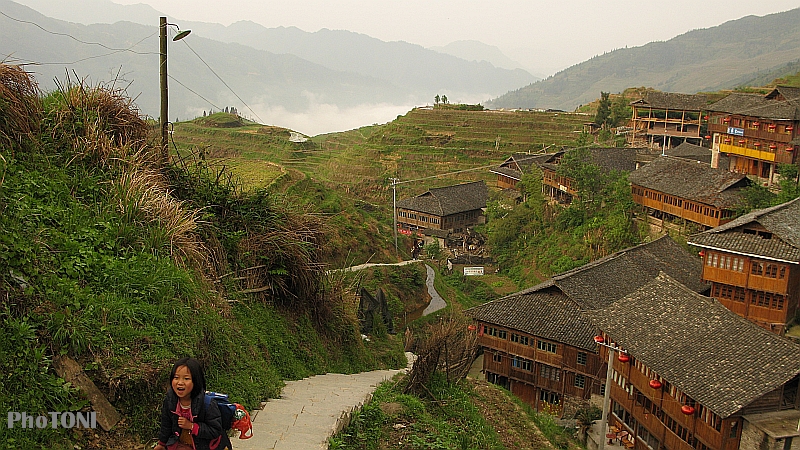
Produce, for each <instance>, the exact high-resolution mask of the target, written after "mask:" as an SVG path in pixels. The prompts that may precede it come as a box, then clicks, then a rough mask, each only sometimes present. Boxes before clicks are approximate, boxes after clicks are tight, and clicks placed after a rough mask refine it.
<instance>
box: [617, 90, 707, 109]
mask: <svg viewBox="0 0 800 450" xmlns="http://www.w3.org/2000/svg"><path fill="white" fill-rule="evenodd" d="M631 105H645V106H650V107H652V108H658V109H673V110H681V111H703V110H704V109H705V108H706V106H708V97H707V96H706V95H703V94H676V93H672V92H657V91H656V92H647V93H645V94H644V98H642V99H641V100H637V101H635V102H632V103H631Z"/></svg>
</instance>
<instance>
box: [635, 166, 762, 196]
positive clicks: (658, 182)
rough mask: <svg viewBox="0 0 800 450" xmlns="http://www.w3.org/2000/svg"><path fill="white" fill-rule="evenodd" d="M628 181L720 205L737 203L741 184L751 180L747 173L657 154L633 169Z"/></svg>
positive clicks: (743, 184)
mask: <svg viewBox="0 0 800 450" xmlns="http://www.w3.org/2000/svg"><path fill="white" fill-rule="evenodd" d="M628 181H630V182H631V183H632V184H636V185H639V186H642V187H645V188H648V189H652V190H655V191H658V192H663V193H665V194H669V195H674V196H676V197H680V198H684V199H689V200H693V201H696V202H700V203H704V204H706V205H712V206H716V207H718V208H734V207H736V206H737V205H738V204H739V203H740V202H741V200H742V199H741V194H740V191H739V190H740V188H743V187H745V186H747V185H749V184H750V181H749V180H748V178H747V175H745V174H741V173H733V172H728V171H727V170H725V169H713V168H711V166H709V165H706V164H703V163H700V162H697V161H689V160H686V159H682V158H673V157H670V156H661V157H658V158H656V159H654V160H653V161H651V162H650V163H648V164H646V165H644V166H642V167H640V168H639V169H637V170H635V171H633V172H631V173H630V174H628Z"/></svg>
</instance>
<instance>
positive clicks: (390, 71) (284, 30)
mask: <svg viewBox="0 0 800 450" xmlns="http://www.w3.org/2000/svg"><path fill="white" fill-rule="evenodd" d="M8 1H9V0H3V1H2V2H1V3H0V4H4V3H6V2H8ZM25 3H28V4H30V5H32V6H36V7H39V8H41V9H42V11H49V12H51V13H52V14H58V15H59V17H61V18H65V19H67V20H79V21H83V22H86V21H88V20H87V19H86V17H85V16H86V15H84V16H81V14H80V11H81V10H85V8H92V14H91V15H92V16H93V17H98V18H101V19H103V20H104V21H107V22H109V23H114V22H117V21H118V20H120V19H125V20H126V21H132V22H136V23H138V24H141V25H145V26H149V27H151V28H155V27H156V26H157V25H158V17H159V16H160V15H162V14H161V13H159V12H158V11H156V10H154V9H152V8H150V7H149V6H146V5H142V4H139V5H118V4H115V3H113V2H111V1H109V0H70V1H69V2H63V3H62V2H52V1H51V0H25ZM115 19H116V20H115ZM169 20H170V22H172V21H176V22H179V24H180V26H181V28H182V29H191V30H192V35H191V40H190V41H188V42H191V45H192V47H194V46H195V45H196V44H195V43H196V42H198V41H202V38H206V39H209V40H213V41H218V42H219V43H224V44H228V45H238V46H239V47H236V50H235V51H233V53H236V54H238V55H241V57H242V58H243V60H244V61H246V63H247V64H248V65H259V61H258V60H259V59H260V58H267V59H276V58H277V59H280V60H283V61H286V60H287V58H288V56H289V55H292V56H294V57H297V58H301V59H302V60H305V61H307V62H309V63H312V64H314V65H316V66H319V67H316V68H315V70H314V72H318V73H319V74H320V75H322V74H323V73H324V78H323V77H320V78H318V80H319V84H320V85H321V86H324V85H327V86H329V87H331V88H333V87H334V86H335V85H337V84H340V85H343V87H344V91H343V92H342V93H335V92H330V91H328V90H324V89H322V88H321V87H315V86H313V84H312V85H306V86H303V88H304V89H302V90H300V92H297V89H292V88H293V87H295V86H297V84H298V83H297V81H296V80H294V79H293V78H295V76H293V75H292V74H291V73H290V72H291V71H290V70H289V71H288V72H286V73H285V75H286V77H285V79H283V80H282V82H285V83H286V84H288V85H289V89H288V90H289V91H290V92H292V96H293V97H298V96H300V95H302V96H305V97H309V98H313V99H314V100H315V101H318V102H333V99H339V100H336V102H335V104H336V105H337V106H339V107H347V106H352V105H353V104H357V103H381V102H384V103H393V104H402V105H415V104H425V103H431V102H432V101H433V98H434V96H435V95H437V94H445V95H447V96H448V98H450V99H451V101H455V102H460V101H464V102H480V101H485V100H487V99H489V98H491V97H493V96H497V95H500V94H502V93H503V92H507V91H508V90H509V89H514V88H516V87H519V86H522V85H525V84H527V83H531V82H533V81H535V80H536V79H537V78H536V77H534V76H532V75H531V74H529V73H528V72H526V71H524V70H522V69H514V70H509V69H502V68H497V67H494V66H493V65H491V64H490V63H488V62H477V61H467V60H464V59H461V58H457V57H455V56H452V55H447V54H442V53H439V52H436V51H434V50H429V49H426V48H424V47H422V46H419V45H415V44H409V43H407V42H402V41H397V42H384V41H381V40H379V39H375V38H372V37H369V36H367V35H363V34H359V33H353V32H350V31H340V30H327V29H323V30H320V31H317V32H314V33H309V32H306V31H303V30H300V29H298V28H295V27H278V28H266V27H263V26H261V25H259V24H257V23H255V22H251V21H241V22H236V23H234V24H231V25H229V26H224V25H221V24H213V23H204V22H190V21H179V20H177V19H172V18H170V19H169ZM2 25H4V23H0V26H2ZM10 25H11V26H12V27H17V26H18V25H19V24H14V23H12V24H10ZM71 26H72V27H73V28H75V29H77V30H86V29H103V30H104V31H103V33H108V34H119V33H120V32H122V31H123V30H128V29H132V24H127V25H122V26H120V27H117V26H113V27H112V26H105V28H104V25H101V24H95V25H80V24H75V23H73V24H71ZM18 29H21V28H18ZM118 37H120V38H122V37H121V36H118ZM19 38H20V36H17V39H12V40H11V41H8V42H4V43H3V44H2V47H3V48H4V49H7V50H6V51H8V53H12V52H13V51H15V50H18V48H19V47H16V48H15V47H14V45H16V44H18V45H21V46H23V47H24V48H27V49H30V50H33V46H32V45H30V44H31V43H30V42H29V43H19V42H16V41H18V39H19ZM132 38H133V37H132V36H131V39H132ZM123 39H124V38H123ZM51 41H55V40H51ZM48 45H52V42H51V43H49V44H48ZM148 45H151V44H150V43H148ZM202 45H204V46H206V45H211V44H210V42H206V41H203V44H202ZM174 47H180V45H172V44H170V53H171V52H172V51H173V50H172V48H174ZM245 47H250V48H252V49H255V50H257V51H261V52H269V53H270V55H269V56H267V55H266V54H264V53H259V52H255V53H254V55H253V56H250V57H247V56H244V52H246V50H245ZM151 48H154V49H157V48H158V47H157V46H155V47H152V46H151ZM225 52H231V50H225ZM63 53H64V52H62V54H63ZM198 53H200V54H202V55H204V57H209V56H210V54H209V53H207V52H205V51H203V52H200V51H199V50H198ZM33 54H35V52H34V53H33ZM216 56H217V57H218V58H219V59H220V60H229V59H230V58H228V57H226V56H223V55H216ZM30 59H33V58H30ZM169 59H170V67H178V66H179V62H178V61H175V62H174V63H173V62H172V60H173V58H172V55H170V58H169ZM120 64H122V62H120ZM284 64H285V63H284ZM122 65H124V64H122ZM211 65H212V67H215V70H220V69H223V70H229V69H231V68H232V67H233V66H229V65H226V66H220V65H218V64H211ZM126 68H127V67H123V71H125V70H124V69H126ZM321 68H325V69H327V71H323V70H321ZM262 69H263V70H256V71H254V72H255V73H269V70H268V68H266V67H262ZM287 70H288V67H287ZM330 71H333V72H335V73H331V72H330ZM79 73H80V72H79ZM87 73H89V74H91V75H93V76H94V75H95V74H96V72H87ZM230 77H231V78H232V79H236V78H239V74H231V75H230ZM364 77H366V78H364ZM223 78H224V79H227V78H228V75H224V76H223ZM296 78H297V79H299V80H305V81H308V82H310V81H311V80H309V79H308V77H307V76H306V74H297V75H296ZM358 79H366V80H368V81H367V82H366V83H365V84H364V85H363V86H352V85H351V84H352V83H354V82H356V80H358ZM337 80H339V81H338V82H337ZM216 84H217V85H218V84H219V82H218V81H217V82H216ZM234 90H236V91H237V92H238V91H239V90H240V89H239V88H236V87H235V86H234ZM241 90H251V91H252V90H253V89H252V88H249V87H242V88H241ZM149 95H150V94H149V93H148V92H143V97H142V99H143V100H145V102H144V103H143V108H144V109H145V110H147V111H148V112H149V113H151V114H152V110H151V109H150V103H148V102H147V101H146V100H147V98H148V96H149ZM342 97H346V98H344V99H342ZM251 98H252V97H251ZM220 101H222V100H220ZM340 101H344V103H340ZM271 103H272V104H274V103H275V102H274V101H273V102H271ZM298 103H302V99H300V100H295V101H294V104H283V103H280V104H279V105H278V106H283V107H285V108H286V109H287V110H295V111H296V110H297V107H296V104H298ZM176 104H177V103H176Z"/></svg>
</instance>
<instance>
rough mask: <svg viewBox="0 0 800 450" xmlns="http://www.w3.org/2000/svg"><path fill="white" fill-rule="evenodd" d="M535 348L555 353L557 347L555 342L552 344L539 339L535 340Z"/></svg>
mask: <svg viewBox="0 0 800 450" xmlns="http://www.w3.org/2000/svg"><path fill="white" fill-rule="evenodd" d="M536 348H538V349H539V350H543V351H545V352H549V353H556V350H557V349H558V347H557V346H556V344H553V343H552V342H547V341H541V340H540V341H537V344H536Z"/></svg>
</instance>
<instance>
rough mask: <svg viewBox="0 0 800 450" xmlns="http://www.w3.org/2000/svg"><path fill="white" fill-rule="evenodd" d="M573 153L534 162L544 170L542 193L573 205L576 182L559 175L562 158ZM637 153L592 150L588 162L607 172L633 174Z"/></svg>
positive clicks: (630, 150) (633, 150)
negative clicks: (614, 171)
mask: <svg viewBox="0 0 800 450" xmlns="http://www.w3.org/2000/svg"><path fill="white" fill-rule="evenodd" d="M571 151H575V150H572V149H571V150H566V151H561V152H557V153H553V154H551V155H549V157H548V158H546V159H541V160H535V161H534V162H535V163H536V164H537V165H538V166H539V167H540V168H541V169H542V193H543V194H545V195H547V196H548V197H550V198H552V199H553V200H556V201H558V202H559V203H565V204H569V203H572V199H573V197H574V196H575V195H577V194H578V191H577V189H576V187H575V181H574V180H572V179H570V178H568V177H565V176H562V175H559V174H558V167H559V165H560V164H561V160H562V158H563V157H564V155H565V154H566V153H567V152H571ZM637 152H638V149H636V148H616V147H608V148H590V149H589V158H590V160H589V161H588V162H590V163H591V164H595V165H597V166H598V167H599V168H600V169H601V170H604V171H607V172H610V171H612V170H616V171H621V172H631V171H633V170H635V169H636V161H637Z"/></svg>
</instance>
